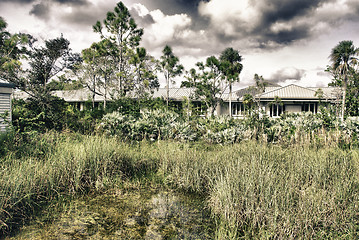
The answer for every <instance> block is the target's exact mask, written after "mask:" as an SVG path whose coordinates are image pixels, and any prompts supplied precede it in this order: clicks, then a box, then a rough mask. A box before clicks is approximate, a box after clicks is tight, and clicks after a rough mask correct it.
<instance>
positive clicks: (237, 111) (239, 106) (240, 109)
mask: <svg viewBox="0 0 359 240" xmlns="http://www.w3.org/2000/svg"><path fill="white" fill-rule="evenodd" d="M244 111H245V110H244V104H243V103H232V116H242V115H244Z"/></svg>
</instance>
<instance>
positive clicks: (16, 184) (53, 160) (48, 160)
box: [0, 133, 156, 236]
mask: <svg viewBox="0 0 359 240" xmlns="http://www.w3.org/2000/svg"><path fill="white" fill-rule="evenodd" d="M44 142H51V144H50V145H51V146H50V145H49V146H48V147H43V145H44ZM26 144H27V145H30V146H31V145H32V148H33V149H32V150H31V153H28V154H26V155H24V156H20V157H19V154H16V153H15V154H12V153H11V152H10V153H9V154H7V155H6V156H5V157H3V158H2V159H1V160H0V161H1V167H0V236H1V235H2V234H5V233H6V232H9V231H12V230H13V229H16V228H17V227H19V226H21V225H22V224H23V223H24V221H25V220H26V219H29V217H30V216H31V215H32V214H33V213H34V212H36V211H38V210H39V209H41V208H42V207H44V206H46V204H47V203H49V202H50V201H51V200H53V199H56V198H58V197H61V196H64V195H67V196H71V195H74V194H77V193H87V192H89V191H102V190H104V189H107V188H109V187H110V186H112V185H113V184H120V183H121V182H122V181H123V180H124V179H126V178H128V177H136V176H138V177H140V176H144V175H146V174H147V173H149V172H153V169H154V168H155V167H156V163H155V158H153V157H152V155H151V153H150V152H146V151H145V150H143V151H138V149H137V148H136V147H133V146H130V145H129V144H124V143H122V142H121V141H118V140H117V139H116V138H114V137H101V136H81V135H77V134H72V135H66V134H57V133H48V134H45V135H42V136H38V141H33V142H29V143H26ZM39 146H40V148H41V147H43V149H41V151H40V150H39ZM28 147H29V146H28Z"/></svg>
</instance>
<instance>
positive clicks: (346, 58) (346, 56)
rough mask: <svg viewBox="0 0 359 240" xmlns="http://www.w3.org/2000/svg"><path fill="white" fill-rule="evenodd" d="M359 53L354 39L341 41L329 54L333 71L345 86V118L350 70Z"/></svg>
mask: <svg viewBox="0 0 359 240" xmlns="http://www.w3.org/2000/svg"><path fill="white" fill-rule="evenodd" d="M358 54H359V48H356V47H355V46H354V45H353V41H349V40H346V41H341V42H339V44H338V45H337V46H335V47H334V48H333V49H332V51H331V54H330V56H329V58H330V60H331V61H332V68H333V71H334V72H335V73H336V74H338V76H339V77H340V79H341V81H342V87H343V99H342V111H341V119H342V120H343V119H344V113H345V97H346V91H347V85H348V72H349V71H350V69H351V67H352V65H353V64H355V63H356V62H357V60H358V59H357V58H356V57H355V56H357V55H358Z"/></svg>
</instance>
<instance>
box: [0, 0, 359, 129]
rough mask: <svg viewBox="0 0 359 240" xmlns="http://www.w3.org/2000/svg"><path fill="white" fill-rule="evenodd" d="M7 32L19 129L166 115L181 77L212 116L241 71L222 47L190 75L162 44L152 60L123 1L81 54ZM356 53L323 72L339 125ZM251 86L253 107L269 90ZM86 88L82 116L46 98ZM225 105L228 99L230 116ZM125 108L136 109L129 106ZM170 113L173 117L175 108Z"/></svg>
mask: <svg viewBox="0 0 359 240" xmlns="http://www.w3.org/2000/svg"><path fill="white" fill-rule="evenodd" d="M6 27H7V24H6V22H5V20H4V19H2V18H1V17H0V78H1V79H2V80H5V81H7V82H10V83H13V84H15V86H16V88H17V89H20V90H22V91H24V92H26V93H27V94H29V98H28V99H27V100H26V101H18V102H15V104H14V107H15V112H14V114H13V116H14V120H15V125H16V126H17V127H18V128H19V129H21V130H24V129H25V128H29V129H37V130H40V129H42V130H46V129H58V130H62V129H65V128H70V129H72V130H77V129H80V128H82V129H83V128H86V127H84V126H81V125H84V124H85V125H93V124H92V123H93V122H94V121H95V119H96V118H97V119H100V118H101V117H102V116H103V114H104V113H109V112H112V111H113V110H119V107H120V111H122V112H133V113H135V114H137V115H138V114H139V112H140V111H139V110H140V109H144V108H149V109H158V108H163V105H165V106H166V107H167V108H169V109H171V106H170V105H171V103H170V102H169V89H170V86H171V84H173V83H174V80H175V79H176V77H177V76H180V75H184V80H183V81H182V82H181V87H191V88H193V89H194V90H193V92H192V95H191V96H190V98H189V99H188V102H189V103H188V104H191V100H197V101H201V103H202V104H203V105H204V108H205V109H206V111H208V115H209V116H212V115H213V114H214V111H215V109H216V106H217V105H218V104H219V103H220V101H221V99H222V95H223V93H224V92H225V91H229V93H230V94H229V96H231V95H232V94H231V93H232V85H233V83H234V82H236V81H239V74H240V73H241V71H242V69H243V65H242V63H241V61H242V56H241V55H240V54H239V51H238V50H235V49H233V48H231V47H229V48H226V49H224V50H223V51H222V52H221V54H220V56H219V57H216V56H209V57H208V58H207V59H206V61H205V62H198V63H197V64H196V66H195V67H194V68H191V69H190V70H188V71H186V70H185V69H184V67H183V65H182V64H181V63H180V59H179V58H178V57H177V56H176V55H175V54H174V52H173V50H172V48H171V47H170V46H164V48H163V51H162V56H161V57H160V59H155V58H154V57H153V56H151V55H150V54H149V53H148V52H147V51H146V49H145V48H144V47H142V46H141V44H140V43H141V39H142V36H143V34H144V29H142V28H140V27H139V26H138V25H137V24H136V22H135V20H134V19H133V18H132V17H131V15H130V12H129V10H128V8H127V7H126V6H125V5H124V4H123V3H122V2H119V3H117V5H116V6H115V8H114V10H113V11H110V12H108V13H107V15H106V18H105V19H103V20H102V21H97V22H96V23H95V24H94V25H93V31H94V32H95V33H97V34H99V36H100V38H101V40H100V41H99V42H94V43H92V44H91V46H89V47H88V48H86V49H83V50H82V52H81V54H79V53H73V52H72V50H71V49H70V42H69V41H68V40H67V39H65V38H64V37H63V36H60V37H58V38H55V39H49V40H46V41H45V42H44V43H43V44H42V45H41V44H40V45H39V44H37V41H36V39H34V38H33V37H32V36H31V35H29V34H22V33H18V34H12V33H10V32H8V31H7V30H6ZM358 53H359V50H358V48H356V47H355V46H354V45H353V42H352V41H342V42H340V43H339V44H338V45H337V46H335V47H334V48H333V49H332V51H331V54H330V58H331V61H332V65H331V66H330V67H328V69H327V71H328V72H330V73H331V74H332V76H333V82H332V84H331V85H333V86H339V87H342V90H343V94H342V96H343V97H342V100H343V101H342V106H341V111H340V116H341V118H342V120H343V119H344V116H358V115H359V105H358V103H359V94H358V92H359V91H358V89H359V73H358V70H357V66H358V65H357V61H356V60H357V58H356V56H357V55H358ZM160 74H161V75H163V76H164V78H165V80H166V88H167V91H166V92H167V94H166V97H165V98H164V99H162V101H161V100H160V99H157V100H154V101H153V99H151V93H152V92H153V91H154V90H155V89H157V88H159V86H160V85H159V80H158V76H159V75H160ZM254 82H255V87H253V89H252V90H251V91H250V92H251V93H249V94H247V95H246V96H244V103H245V104H246V105H248V106H249V107H251V108H255V107H256V106H255V104H254V102H255V100H256V99H255V98H254V95H255V94H257V93H261V92H264V91H265V88H266V86H267V84H268V82H267V81H265V80H264V79H263V77H262V76H260V75H258V74H255V76H254ZM84 87H85V88H87V89H89V90H90V91H91V92H92V96H91V100H90V102H91V104H89V103H87V106H88V107H87V110H88V111H87V112H82V113H80V112H78V111H77V110H76V109H75V108H73V107H71V106H69V105H68V104H67V103H66V102H65V101H64V100H63V99H59V98H58V97H55V96H53V95H52V92H53V91H54V90H65V89H80V88H84ZM318 94H320V93H318ZM96 95H99V96H102V97H103V99H104V101H103V104H102V105H101V109H100V110H99V109H98V108H97V107H96V106H95V101H94V99H95V96H96ZM131 99H136V100H137V101H134V100H131ZM231 100H232V99H231V97H230V98H229V102H230V103H229V115H230V114H231ZM279 100H280V99H279ZM151 101H153V102H152V103H151ZM129 102H131V104H132V105H134V106H132V107H130V106H129V105H131V104H129V105H128V104H127V103H129ZM121 104H123V105H121ZM126 104H127V105H126ZM184 104H186V101H184ZM159 105H162V106H159ZM172 105H173V103H172ZM114 106H116V107H117V108H115V107H114ZM127 108H131V110H128V109H127ZM123 109H124V110H123ZM172 109H175V110H176V111H177V112H178V110H177V109H178V106H175V108H172ZM194 112H195V111H194ZM338 112H339V111H338ZM85 120H86V121H85ZM89 120H90V121H89Z"/></svg>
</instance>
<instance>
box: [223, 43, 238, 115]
mask: <svg viewBox="0 0 359 240" xmlns="http://www.w3.org/2000/svg"><path fill="white" fill-rule="evenodd" d="M219 59H220V60H221V65H222V66H221V68H222V72H223V75H224V76H225V77H226V81H227V83H228V84H229V116H232V84H233V83H234V82H235V81H237V82H239V74H240V73H241V71H242V69H243V65H242V63H241V61H242V56H241V55H239V52H238V51H237V50H234V49H233V48H226V49H225V50H224V51H223V52H222V53H221V56H220V58H219Z"/></svg>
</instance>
